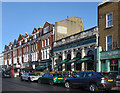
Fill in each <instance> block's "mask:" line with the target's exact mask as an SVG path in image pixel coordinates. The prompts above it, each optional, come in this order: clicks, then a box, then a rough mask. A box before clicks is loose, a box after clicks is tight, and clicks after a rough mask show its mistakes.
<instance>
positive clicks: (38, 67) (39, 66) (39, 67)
mask: <svg viewBox="0 0 120 93" xmlns="http://www.w3.org/2000/svg"><path fill="white" fill-rule="evenodd" d="M45 67H46V66H42V65H38V66H37V67H36V68H35V69H44V68H45Z"/></svg>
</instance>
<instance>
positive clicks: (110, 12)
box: [106, 12, 113, 28]
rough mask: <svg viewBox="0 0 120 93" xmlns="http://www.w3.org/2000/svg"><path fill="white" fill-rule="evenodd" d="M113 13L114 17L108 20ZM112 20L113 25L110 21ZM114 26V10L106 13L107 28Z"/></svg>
mask: <svg viewBox="0 0 120 93" xmlns="http://www.w3.org/2000/svg"><path fill="white" fill-rule="evenodd" d="M110 14H112V19H110V20H108V16H109V15H110ZM110 21H112V25H109V24H108V23H109V22H110ZM112 26H113V12H110V13H107V14H106V28H109V27H112Z"/></svg>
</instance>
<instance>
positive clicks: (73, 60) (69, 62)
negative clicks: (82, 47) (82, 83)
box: [65, 58, 80, 65]
mask: <svg viewBox="0 0 120 93" xmlns="http://www.w3.org/2000/svg"><path fill="white" fill-rule="evenodd" d="M79 59H80V58H73V59H71V60H70V61H68V62H66V63H65V64H67V65H69V64H71V63H73V62H75V61H77V60H79Z"/></svg>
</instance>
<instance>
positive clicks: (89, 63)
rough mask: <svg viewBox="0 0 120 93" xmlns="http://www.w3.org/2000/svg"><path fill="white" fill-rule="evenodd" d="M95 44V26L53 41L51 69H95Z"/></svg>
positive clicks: (96, 32)
mask: <svg viewBox="0 0 120 93" xmlns="http://www.w3.org/2000/svg"><path fill="white" fill-rule="evenodd" d="M97 45H98V29H97V27H94V28H92V29H90V30H87V31H82V32H80V33H77V34H74V35H71V36H68V37H66V38H63V39H61V40H58V41H55V42H54V47H53V54H54V56H55V58H54V59H53V62H52V69H53V71H86V70H95V66H94V63H95V59H94V55H95V54H96V51H95V50H96V47H97Z"/></svg>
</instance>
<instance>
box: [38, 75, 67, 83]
mask: <svg viewBox="0 0 120 93" xmlns="http://www.w3.org/2000/svg"><path fill="white" fill-rule="evenodd" d="M64 80H65V78H64V77H63V76H62V74H53V73H51V74H49V73H46V74H44V75H43V76H42V77H40V78H39V79H38V83H48V84H50V85H53V84H55V83H64Z"/></svg>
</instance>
